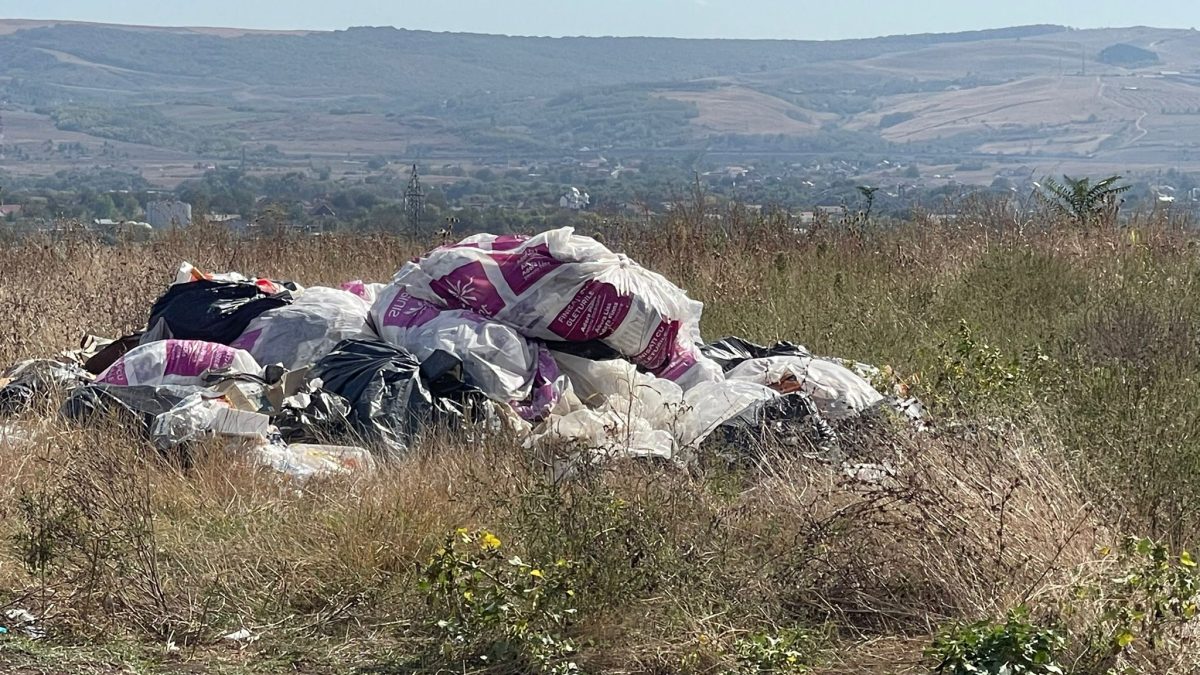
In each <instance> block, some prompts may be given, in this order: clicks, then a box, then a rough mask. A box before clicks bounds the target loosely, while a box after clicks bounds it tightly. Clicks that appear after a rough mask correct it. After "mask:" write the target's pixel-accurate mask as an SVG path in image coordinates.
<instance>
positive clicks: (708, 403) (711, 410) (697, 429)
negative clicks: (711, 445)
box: [675, 380, 779, 447]
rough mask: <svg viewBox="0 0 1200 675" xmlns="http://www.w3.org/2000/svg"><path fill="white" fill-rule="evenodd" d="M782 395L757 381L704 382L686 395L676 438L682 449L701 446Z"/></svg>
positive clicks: (677, 425)
mask: <svg viewBox="0 0 1200 675" xmlns="http://www.w3.org/2000/svg"><path fill="white" fill-rule="evenodd" d="M776 396H779V392H776V391H775V390H773V389H771V388H770V387H765V386H763V385H761V384H756V383H754V382H745V381H738V380H728V381H724V382H703V383H701V384H698V385H696V386H695V387H692V388H691V389H689V390H688V391H687V393H686V394H685V395H684V409H683V413H682V414H681V415H680V416H679V420H678V422H677V423H676V430H675V434H676V439H677V440H678V441H679V444H680V445H681V446H685V447H695V446H698V445H700V443H701V442H703V441H704V439H706V438H708V436H709V434H711V433H712V432H713V431H715V430H716V428H717V427H719V426H721V425H722V424H724V423H725V422H727V421H729V420H730V419H733V418H734V417H736V416H738V415H740V414H741V413H742V412H743V411H745V410H746V409H747V408H749V407H750V406H752V405H755V404H756V403H759V402H761V401H769V400H771V399H772V398H775V397H776Z"/></svg>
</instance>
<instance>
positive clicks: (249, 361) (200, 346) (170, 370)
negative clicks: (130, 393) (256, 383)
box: [96, 340, 262, 386]
mask: <svg viewBox="0 0 1200 675" xmlns="http://www.w3.org/2000/svg"><path fill="white" fill-rule="evenodd" d="M216 371H224V372H230V373H242V374H248V375H261V374H262V368H261V367H260V366H259V365H258V362H257V361H255V360H254V357H253V356H250V354H249V353H247V352H245V351H243V350H241V349H234V348H232V347H226V346H225V345H222V344H217V343H215V342H203V341H200V340H163V341H160V342H151V343H148V344H144V345H141V346H138V347H135V348H133V349H131V350H129V352H127V353H126V354H125V355H124V356H122V357H121V358H119V359H117V360H116V361H115V362H114V363H113V364H112V365H111V366H109V367H108V369H107V370H105V371H104V372H103V373H101V374H100V376H99V377H98V378H96V381H97V382H99V383H101V384H114V385H118V386H123V385H142V384H146V385H163V384H171V385H182V386H203V385H204V384H205V380H204V375H205V374H206V373H209V372H216Z"/></svg>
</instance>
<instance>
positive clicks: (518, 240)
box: [492, 234, 550, 255]
mask: <svg viewBox="0 0 1200 675" xmlns="http://www.w3.org/2000/svg"><path fill="white" fill-rule="evenodd" d="M527 241H529V237H527V236H525V235H523V234H503V235H500V236H499V237H496V239H495V240H494V241H492V250H493V251H511V250H513V249H514V248H520V247H521V244H524V243H525V242H527ZM540 248H546V247H545V245H544V244H543V245H541V246H540ZM546 253H547V255H549V253H550V251H549V249H547V251H546Z"/></svg>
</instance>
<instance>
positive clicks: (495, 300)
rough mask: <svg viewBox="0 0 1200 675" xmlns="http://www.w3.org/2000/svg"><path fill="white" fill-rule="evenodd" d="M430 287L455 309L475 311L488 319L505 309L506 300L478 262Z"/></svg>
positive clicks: (468, 264) (431, 284)
mask: <svg viewBox="0 0 1200 675" xmlns="http://www.w3.org/2000/svg"><path fill="white" fill-rule="evenodd" d="M429 287H430V288H432V289H433V292H434V293H437V295H438V297H440V298H442V299H443V300H445V301H446V304H447V305H449V306H450V307H453V308H455V309H473V310H475V311H476V312H479V313H480V314H482V315H484V316H487V317H494V316H496V314H498V313H499V312H500V310H502V309H504V298H501V297H500V293H498V292H497V291H496V287H495V286H493V285H492V281H491V280H490V279H488V276H487V272H485V271H484V269H483V263H481V262H479V261H478V260H477V261H475V262H470V263H467V264H466V265H463V266H462V267H459V268H456V269H455V270H453V271H452V272H450V273H449V274H447V275H446V276H444V277H441V278H439V279H434V280H433V281H432V282H430V284H429Z"/></svg>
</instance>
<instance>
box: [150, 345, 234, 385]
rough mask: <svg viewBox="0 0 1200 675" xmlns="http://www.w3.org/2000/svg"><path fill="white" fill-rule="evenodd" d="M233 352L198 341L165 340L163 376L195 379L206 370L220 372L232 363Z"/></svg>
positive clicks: (227, 348)
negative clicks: (165, 354)
mask: <svg viewBox="0 0 1200 675" xmlns="http://www.w3.org/2000/svg"><path fill="white" fill-rule="evenodd" d="M233 355H234V351H233V350H232V349H230V348H229V347H226V346H225V345H219V344H216V343H213V342H201V341H198V340H167V363H166V367H164V368H163V374H164V375H180V376H183V377H197V376H199V375H200V374H201V373H203V372H204V371H206V370H221V369H222V368H228V367H229V365H230V364H232V363H233Z"/></svg>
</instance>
